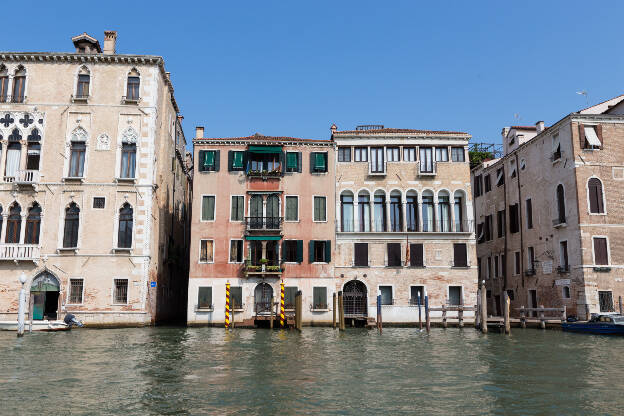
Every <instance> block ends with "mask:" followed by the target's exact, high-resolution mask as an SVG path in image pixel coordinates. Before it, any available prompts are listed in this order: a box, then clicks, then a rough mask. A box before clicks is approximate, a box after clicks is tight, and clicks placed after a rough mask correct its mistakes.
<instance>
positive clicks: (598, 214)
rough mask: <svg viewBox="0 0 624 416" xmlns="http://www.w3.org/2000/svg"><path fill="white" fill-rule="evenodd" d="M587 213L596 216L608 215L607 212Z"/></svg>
mask: <svg viewBox="0 0 624 416" xmlns="http://www.w3.org/2000/svg"><path fill="white" fill-rule="evenodd" d="M587 214H588V215H594V216H597V217H604V216H606V215H607V213H606V212H588V213H587Z"/></svg>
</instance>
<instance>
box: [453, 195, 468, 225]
mask: <svg viewBox="0 0 624 416" xmlns="http://www.w3.org/2000/svg"><path fill="white" fill-rule="evenodd" d="M454 197H455V201H454V202H455V205H454V206H453V215H454V216H455V231H456V232H462V231H466V230H467V228H468V227H467V224H466V221H465V219H464V215H465V209H464V203H465V201H466V200H465V198H464V193H463V192H462V191H455V194H454Z"/></svg>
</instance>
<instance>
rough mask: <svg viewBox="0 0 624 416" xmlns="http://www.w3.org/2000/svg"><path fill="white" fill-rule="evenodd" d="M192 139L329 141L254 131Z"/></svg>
mask: <svg viewBox="0 0 624 416" xmlns="http://www.w3.org/2000/svg"><path fill="white" fill-rule="evenodd" d="M193 140H258V141H294V142H329V140H323V139H301V138H299V137H288V136H265V135H262V134H259V133H256V134H254V135H253V136H244V137H202V138H195V139H193Z"/></svg>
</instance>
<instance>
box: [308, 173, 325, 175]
mask: <svg viewBox="0 0 624 416" xmlns="http://www.w3.org/2000/svg"><path fill="white" fill-rule="evenodd" d="M327 173H328V172H310V174H311V175H327Z"/></svg>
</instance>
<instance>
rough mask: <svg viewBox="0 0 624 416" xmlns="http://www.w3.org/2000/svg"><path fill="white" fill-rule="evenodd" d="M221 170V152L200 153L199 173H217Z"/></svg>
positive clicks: (204, 151)
mask: <svg viewBox="0 0 624 416" xmlns="http://www.w3.org/2000/svg"><path fill="white" fill-rule="evenodd" d="M218 170H219V151H217V150H200V151H199V171H200V172H210V171H213V172H216V171H218Z"/></svg>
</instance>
